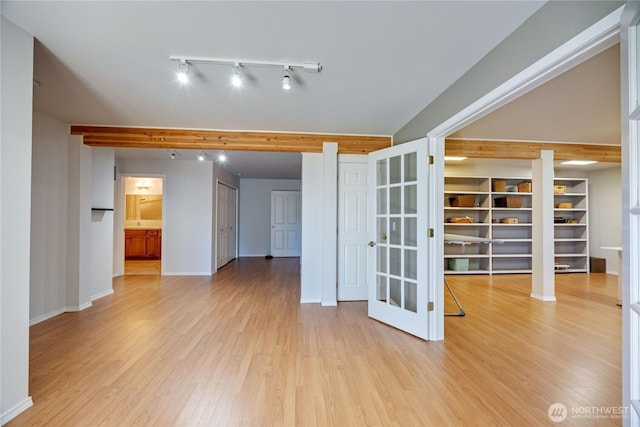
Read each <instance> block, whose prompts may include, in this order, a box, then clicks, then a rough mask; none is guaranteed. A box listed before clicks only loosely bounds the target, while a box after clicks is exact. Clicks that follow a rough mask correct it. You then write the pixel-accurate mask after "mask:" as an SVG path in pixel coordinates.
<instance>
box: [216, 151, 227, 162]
mask: <svg viewBox="0 0 640 427" xmlns="http://www.w3.org/2000/svg"><path fill="white" fill-rule="evenodd" d="M218 161H219V162H220V163H224V162H226V161H227V155H226V154H225V153H224V151H221V152H220V154H218Z"/></svg>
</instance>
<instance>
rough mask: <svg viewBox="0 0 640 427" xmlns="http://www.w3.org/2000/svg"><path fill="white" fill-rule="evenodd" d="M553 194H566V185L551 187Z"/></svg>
mask: <svg viewBox="0 0 640 427" xmlns="http://www.w3.org/2000/svg"><path fill="white" fill-rule="evenodd" d="M553 192H554V193H555V194H564V193H566V192H567V186H566V185H554V186H553Z"/></svg>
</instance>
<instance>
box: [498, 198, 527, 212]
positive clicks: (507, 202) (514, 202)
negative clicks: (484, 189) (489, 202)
mask: <svg viewBox="0 0 640 427" xmlns="http://www.w3.org/2000/svg"><path fill="white" fill-rule="evenodd" d="M523 200H524V197H522V196H506V197H496V198H495V199H494V203H495V205H496V207H497V208H516V209H517V208H521V207H522V201H523Z"/></svg>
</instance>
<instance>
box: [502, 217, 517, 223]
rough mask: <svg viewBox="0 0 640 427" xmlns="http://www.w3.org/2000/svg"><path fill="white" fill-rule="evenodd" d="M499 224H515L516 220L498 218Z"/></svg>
mask: <svg viewBox="0 0 640 427" xmlns="http://www.w3.org/2000/svg"><path fill="white" fill-rule="evenodd" d="M500 223H501V224H517V223H518V218H500Z"/></svg>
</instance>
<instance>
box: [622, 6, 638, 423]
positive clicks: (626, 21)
mask: <svg viewBox="0 0 640 427" xmlns="http://www.w3.org/2000/svg"><path fill="white" fill-rule="evenodd" d="M639 25H640V4H639V3H638V2H628V3H627V5H626V9H625V11H624V14H623V17H622V24H621V34H620V46H621V50H620V62H621V64H620V69H621V79H620V84H621V85H620V86H621V88H620V89H621V90H620V95H621V113H622V122H621V126H622V147H621V148H622V230H623V233H622V263H621V266H620V267H621V269H620V271H621V276H622V277H621V278H618V280H619V283H620V286H622V406H623V408H624V409H625V410H626V411H627V412H626V414H625V415H626V416H625V417H624V418H623V421H622V423H623V425H624V426H640V384H638V376H639V375H640V338H639V337H638V335H639V334H640V267H639V265H638V260H639V259H640V241H638V235H639V234H640V185H638V177H639V176H640V135H639V134H638V126H640V120H639V119H640V95H639V94H638V86H639V84H640V81H639V80H640V79H638V74H637V73H638V67H639V65H640V57H639V55H638V46H637V44H638V31H640V29H639V28H638V26H639Z"/></svg>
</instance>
